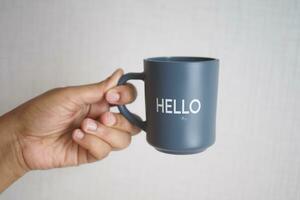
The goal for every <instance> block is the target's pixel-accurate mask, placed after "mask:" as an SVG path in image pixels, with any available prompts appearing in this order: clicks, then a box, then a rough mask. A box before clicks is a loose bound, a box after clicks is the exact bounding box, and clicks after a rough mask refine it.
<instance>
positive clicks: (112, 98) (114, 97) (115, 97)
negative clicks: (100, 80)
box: [107, 92, 120, 102]
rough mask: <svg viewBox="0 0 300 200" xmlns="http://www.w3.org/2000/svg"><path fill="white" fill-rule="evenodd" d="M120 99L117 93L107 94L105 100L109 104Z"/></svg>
mask: <svg viewBox="0 0 300 200" xmlns="http://www.w3.org/2000/svg"><path fill="white" fill-rule="evenodd" d="M119 99H120V94H119V93H117V92H108V93H107V100H108V101H110V102H117V101H118V100H119Z"/></svg>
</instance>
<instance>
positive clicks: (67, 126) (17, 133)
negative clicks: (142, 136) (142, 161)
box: [0, 69, 140, 191]
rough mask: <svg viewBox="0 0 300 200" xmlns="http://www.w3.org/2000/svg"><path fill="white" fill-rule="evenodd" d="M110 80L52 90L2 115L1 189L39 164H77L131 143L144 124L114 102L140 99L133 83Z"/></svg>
mask: <svg viewBox="0 0 300 200" xmlns="http://www.w3.org/2000/svg"><path fill="white" fill-rule="evenodd" d="M122 74H123V71H122V70H121V69H119V70H117V71H115V72H114V73H113V74H112V75H111V76H110V77H108V78H107V79H106V80H104V81H102V82H100V83H95V84H90V85H83V86H71V87H65V88H56V89H53V90H50V91H48V92H46V93H44V94H42V95H40V96H38V97H35V98H33V99H31V100H30V101H28V102H26V103H24V104H22V105H20V106H19V107H17V108H15V109H14V110H12V111H11V112H9V113H6V114H4V115H3V116H1V117H0V138H1V140H0V180H1V181H0V191H3V190H5V189H6V188H7V187H8V186H9V185H11V184H12V183H13V182H14V181H15V180H17V179H18V178H20V177H22V176H23V175H24V174H25V173H27V172H29V171H31V170H37V169H51V168H58V167H66V166H77V165H80V164H84V163H91V162H94V161H97V160H101V159H103V158H105V157H106V156H107V155H108V154H109V153H110V152H111V151H115V150H121V149H124V148H126V147H127V146H128V145H129V144H130V141H131V136H132V135H135V134H137V133H138V132H140V130H139V129H138V128H137V127H135V126H133V125H131V124H130V123H129V122H128V121H127V120H126V119H125V118H124V117H123V116H122V115H121V114H119V113H112V112H109V109H110V107H111V106H113V105H122V104H128V103H131V102H132V101H134V100H135V98H136V90H135V88H134V86H132V85H131V84H126V85H124V86H116V85H117V82H118V80H119V78H120V77H121V76H122Z"/></svg>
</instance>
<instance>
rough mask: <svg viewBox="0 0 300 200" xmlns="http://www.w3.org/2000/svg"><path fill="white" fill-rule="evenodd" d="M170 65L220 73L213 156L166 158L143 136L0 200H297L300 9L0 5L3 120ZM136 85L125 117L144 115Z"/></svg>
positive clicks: (58, 0)
mask: <svg viewBox="0 0 300 200" xmlns="http://www.w3.org/2000/svg"><path fill="white" fill-rule="evenodd" d="M171 55H189V56H211V57H217V58H219V59H220V61H221V65H220V81H219V99H218V117H217V141H216V144H215V145H214V146H213V147H211V148H210V149H208V150H207V151H206V152H204V153H201V154H196V155H189V156H174V155H167V154H163V153H159V152H157V151H155V150H154V149H153V148H152V147H151V146H149V145H148V144H147V143H146V140H145V133H141V134H140V135H138V136H136V137H134V139H133V141H132V144H131V146H130V147H129V148H128V149H126V150H124V151H120V152H113V153H111V155H110V156H109V157H108V158H107V159H105V160H103V161H100V162H97V163H94V164H89V165H84V166H80V167H74V168H66V169H54V170H49V171H33V172H30V173H28V174H26V175H25V176H24V177H23V178H21V179H20V180H18V181H17V182H16V183H15V184H13V185H12V186H11V187H10V188H9V189H7V190H6V191H5V192H4V193H2V194H1V195H0V199H1V200H17V199H18V200H19V199H22V200H50V199H51V200H52V199H55V200H68V199H70V200H79V199H97V200H98V199H103V200H104V199H111V200H114V199H136V200H139V199H143V200H155V199H171V200H183V199H185V200H189V199H191V200H194V199H205V200H232V199H239V200H253V199H263V200H266V199H268V200H279V199H280V200H281V199H285V200H296V199H300V106H299V102H300V2H299V0H294V1H293V0H273V1H272V0H227V1H226V0H225V1H221V0H220V1H218V0H201V1H199V0H190V1H188V0H187V1H179V0H177V1H174V0H167V1H158V0H148V1H146V0H144V1H141V0H119V1H109V0H105V1H102V0H98V1H97V0H94V1H92V0H84V1H83V0H73V1H67V0H51V1H50V0H49V1H41V0H27V1H24V0H0V91H1V93H0V113H1V114H3V113H5V112H7V111H9V110H10V109H12V108H14V107H15V106H17V105H19V104H20V103H22V102H24V101H26V100H28V99H30V98H32V97H34V96H36V95H38V94H40V93H41V92H44V91H45V90H48V89H50V88H53V87H58V86H65V85H76V84H85V83H92V82H97V81H100V80H102V79H104V78H105V77H106V76H107V75H109V74H110V73H111V72H112V71H113V70H114V69H116V68H117V67H122V68H124V70H125V71H126V72H130V71H137V72H139V71H142V59H143V58H145V57H151V56H171ZM136 83H137V87H138V90H139V91H140V92H139V94H140V95H139V97H138V99H137V101H136V102H135V103H133V104H132V105H131V106H130V108H131V109H132V110H134V111H136V112H137V113H139V114H141V115H144V102H143V101H144V98H143V84H142V83H141V82H136Z"/></svg>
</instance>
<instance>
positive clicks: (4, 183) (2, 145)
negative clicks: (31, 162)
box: [0, 114, 26, 192]
mask: <svg viewBox="0 0 300 200" xmlns="http://www.w3.org/2000/svg"><path fill="white" fill-rule="evenodd" d="M11 115H12V114H6V115H4V116H1V117H0V192H2V191H4V190H5V189H6V188H7V187H8V186H9V185H11V184H12V183H13V182H14V181H16V180H17V179H18V178H20V177H21V176H23V175H24V174H25V171H26V170H24V168H23V167H22V165H21V162H22V161H21V160H20V159H21V156H20V155H21V154H22V152H21V150H20V148H19V147H20V146H19V144H18V138H17V127H18V125H17V124H16V120H14V119H13V117H12V116H11Z"/></svg>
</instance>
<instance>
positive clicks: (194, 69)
mask: <svg viewBox="0 0 300 200" xmlns="http://www.w3.org/2000/svg"><path fill="white" fill-rule="evenodd" d="M218 73H219V60H218V59H215V58H208V57H155V58H147V59H144V72H141V73H127V74H125V75H123V76H122V77H121V78H120V80H119V82H118V85H122V84H125V83H126V82H127V81H128V80H131V79H133V80H134V79H136V80H143V81H144V82H145V105H146V121H143V120H142V119H141V118H140V117H139V116H137V115H135V114H133V113H131V112H130V111H129V110H128V109H127V108H126V106H125V105H121V106H118V109H119V111H120V113H122V114H123V115H124V117H125V118H126V119H127V120H128V121H129V122H131V123H132V124H134V125H136V126H137V127H139V128H141V129H142V130H144V131H145V132H146V137H147V141H148V143H149V144H150V145H152V146H153V147H155V148H156V149H157V150H158V151H161V152H164V153H169V154H194V153H199V152H202V151H204V150H205V149H207V148H208V147H209V146H211V145H212V144H213V143H214V142H215V130H216V109H217V93H218Z"/></svg>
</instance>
